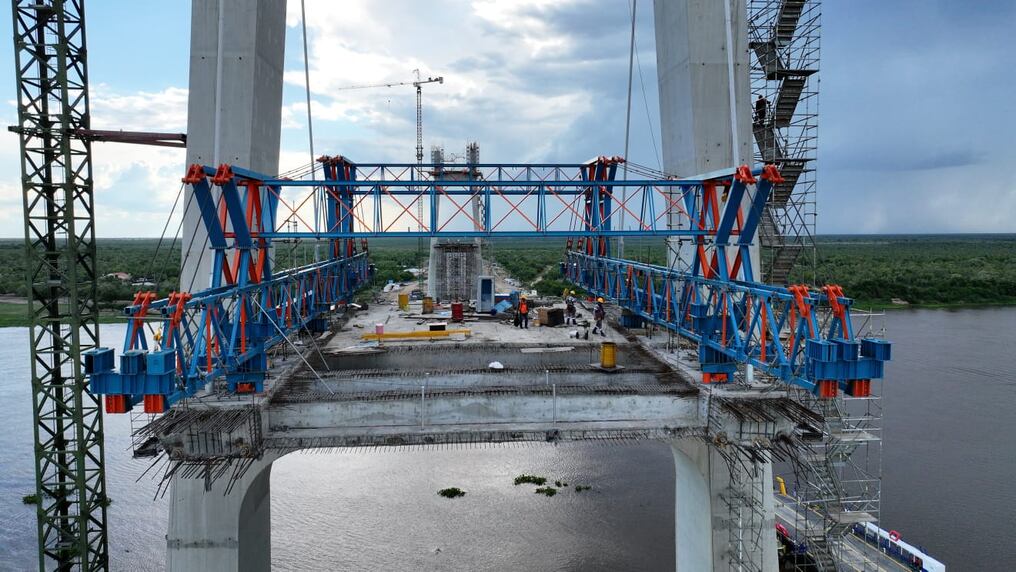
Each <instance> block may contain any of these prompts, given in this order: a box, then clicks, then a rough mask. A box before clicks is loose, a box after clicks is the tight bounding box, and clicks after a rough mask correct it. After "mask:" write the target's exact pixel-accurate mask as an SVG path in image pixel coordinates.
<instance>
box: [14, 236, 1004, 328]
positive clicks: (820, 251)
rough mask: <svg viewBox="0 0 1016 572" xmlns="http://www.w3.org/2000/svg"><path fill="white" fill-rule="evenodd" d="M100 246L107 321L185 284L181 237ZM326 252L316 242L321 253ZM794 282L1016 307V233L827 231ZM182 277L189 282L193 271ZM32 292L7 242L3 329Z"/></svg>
mask: <svg viewBox="0 0 1016 572" xmlns="http://www.w3.org/2000/svg"><path fill="white" fill-rule="evenodd" d="M96 246H97V250H96V252H97V266H96V270H97V274H98V275H99V276H100V278H99V285H98V303H99V307H100V310H101V311H102V321H104V322H113V321H117V320H118V319H119V318H118V316H119V313H120V310H121V309H122V308H123V306H125V305H127V304H128V303H129V302H130V300H131V299H132V298H133V296H134V293H135V292H136V291H138V290H140V289H142V288H143V289H146V290H157V292H158V295H159V296H167V295H168V294H169V292H170V291H172V290H176V289H178V288H179V282H180V278H181V277H180V275H179V266H180V245H179V241H177V242H176V244H170V243H169V242H168V241H167V242H165V243H163V244H162V245H161V246H160V245H159V244H158V241H157V240H155V239H99V240H98V241H97V244H96ZM324 248H325V247H324V245H321V246H319V247H318V252H319V254H321V255H323V254H324ZM486 254H487V255H488V256H492V257H493V258H494V260H496V261H497V263H498V264H500V265H501V267H502V268H503V269H504V270H505V271H506V272H508V273H509V274H510V275H511V276H512V277H514V278H516V279H518V280H520V281H521V282H522V283H523V284H525V285H526V286H528V287H532V288H534V289H536V290H537V292H539V293H540V294H541V295H549V296H559V295H561V293H562V291H564V289H565V288H566V287H568V285H567V284H565V282H564V281H563V280H561V277H560V272H559V269H558V268H559V267H558V264H559V263H560V262H561V258H562V255H563V254H564V248H563V245H562V244H560V243H559V242H556V241H548V240H538V239H522V240H510V241H509V240H494V241H491V242H490V244H489V245H488V246H487V249H486ZM625 254H626V258H630V259H633V260H638V261H643V262H649V263H653V264H663V263H665V260H666V250H665V247H664V245H663V242H662V240H659V239H654V240H649V239H639V240H633V239H629V240H628V241H627V242H626V249H625ZM426 255H427V244H425V243H424V241H419V240H415V239H385V240H372V241H371V242H370V261H371V264H373V265H374V268H375V275H374V280H373V282H372V283H371V284H369V285H368V286H367V287H366V288H364V289H363V290H361V291H360V292H359V293H358V294H357V297H356V301H358V302H361V303H362V302H368V303H369V302H370V301H372V300H373V299H374V296H375V295H376V293H377V292H378V291H379V290H380V289H381V288H382V287H383V286H384V284H385V283H387V282H388V280H394V281H396V282H409V281H412V280H413V275H412V274H411V273H410V272H408V270H407V269H408V268H414V267H415V268H419V267H421V266H424V265H425V260H426ZM275 258H276V261H275V267H276V268H291V267H293V266H298V265H302V264H306V263H310V262H313V261H314V258H315V245H314V244H311V243H306V242H305V243H302V244H278V245H277V246H276V250H275ZM118 273H123V274H121V275H119V276H118V275H117V274H118ZM128 276H129V277H128ZM790 281H791V282H792V283H805V284H815V285H819V286H821V285H822V284H827V283H828V284H839V285H841V286H843V290H844V292H845V293H846V294H847V296H849V297H851V298H854V300H855V306H857V307H862V308H870V307H874V308H878V307H901V306H903V305H898V304H893V299H897V300H901V301H905V302H907V304H908V305H909V306H923V307H940V306H964V305H1004V304H1016V235H867V236H832V235H830V236H821V237H818V239H817V255H816V257H815V258H814V260H811V259H810V257H804V258H802V260H801V261H800V262H799V263H798V265H797V267H796V268H795V270H794V273H793V274H792V275H791V278H790ZM184 282H185V283H186V284H188V285H189V284H190V282H191V277H184ZM569 288H571V287H569ZM193 289H196V287H195V288H193ZM577 291H578V290H577ZM578 293H579V295H580V296H582V295H584V294H585V292H582V291H578ZM26 296H27V289H26V286H25V250H24V242H23V241H21V240H14V239H7V240H0V327H5V326H25V325H28V309H27V308H26V307H25V297H26Z"/></svg>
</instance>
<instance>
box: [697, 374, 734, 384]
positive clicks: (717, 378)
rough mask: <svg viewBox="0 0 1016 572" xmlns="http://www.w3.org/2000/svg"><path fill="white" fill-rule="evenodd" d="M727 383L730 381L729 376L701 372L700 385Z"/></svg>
mask: <svg viewBox="0 0 1016 572" xmlns="http://www.w3.org/2000/svg"><path fill="white" fill-rule="evenodd" d="M728 381H730V378H729V374H726V373H706V372H702V383H727V382H728Z"/></svg>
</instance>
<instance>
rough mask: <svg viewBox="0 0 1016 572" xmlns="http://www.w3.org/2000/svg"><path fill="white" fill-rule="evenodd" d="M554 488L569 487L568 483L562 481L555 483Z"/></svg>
mask: <svg viewBox="0 0 1016 572" xmlns="http://www.w3.org/2000/svg"><path fill="white" fill-rule="evenodd" d="M554 486H555V487H557V488H562V487H567V486H568V483H565V482H562V481H554Z"/></svg>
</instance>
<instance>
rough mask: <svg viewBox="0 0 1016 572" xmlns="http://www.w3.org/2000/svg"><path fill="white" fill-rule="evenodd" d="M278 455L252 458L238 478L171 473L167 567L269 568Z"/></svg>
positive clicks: (256, 571) (255, 570) (257, 570)
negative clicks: (273, 479)
mask: <svg viewBox="0 0 1016 572" xmlns="http://www.w3.org/2000/svg"><path fill="white" fill-rule="evenodd" d="M277 458H278V455H274V454H269V455H266V456H264V457H262V458H261V459H258V460H256V461H254V463H253V464H252V465H251V466H250V467H249V468H248V469H247V471H246V472H245V473H244V475H243V476H242V477H240V478H239V479H237V480H235V481H231V480H230V479H226V478H219V479H215V480H208V479H206V478H201V477H199V478H181V477H174V478H173V482H172V484H171V488H170V491H169V531H168V532H167V534H166V569H167V570H169V571H171V572H176V571H179V572H184V571H191V570H237V571H240V570H243V571H244V572H248V571H250V572H260V571H265V572H267V571H268V570H271V566H272V519H271V472H272V463H273V462H275V460H276V459H277ZM227 487H229V491H228V492H227Z"/></svg>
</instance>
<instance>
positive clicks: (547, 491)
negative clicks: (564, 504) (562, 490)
mask: <svg viewBox="0 0 1016 572" xmlns="http://www.w3.org/2000/svg"><path fill="white" fill-rule="evenodd" d="M533 492H535V493H536V494H538V495H547V496H548V497H552V496H554V495H556V494H557V489H555V488H554V487H540V488H538V489H536V490H535V491H533Z"/></svg>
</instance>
